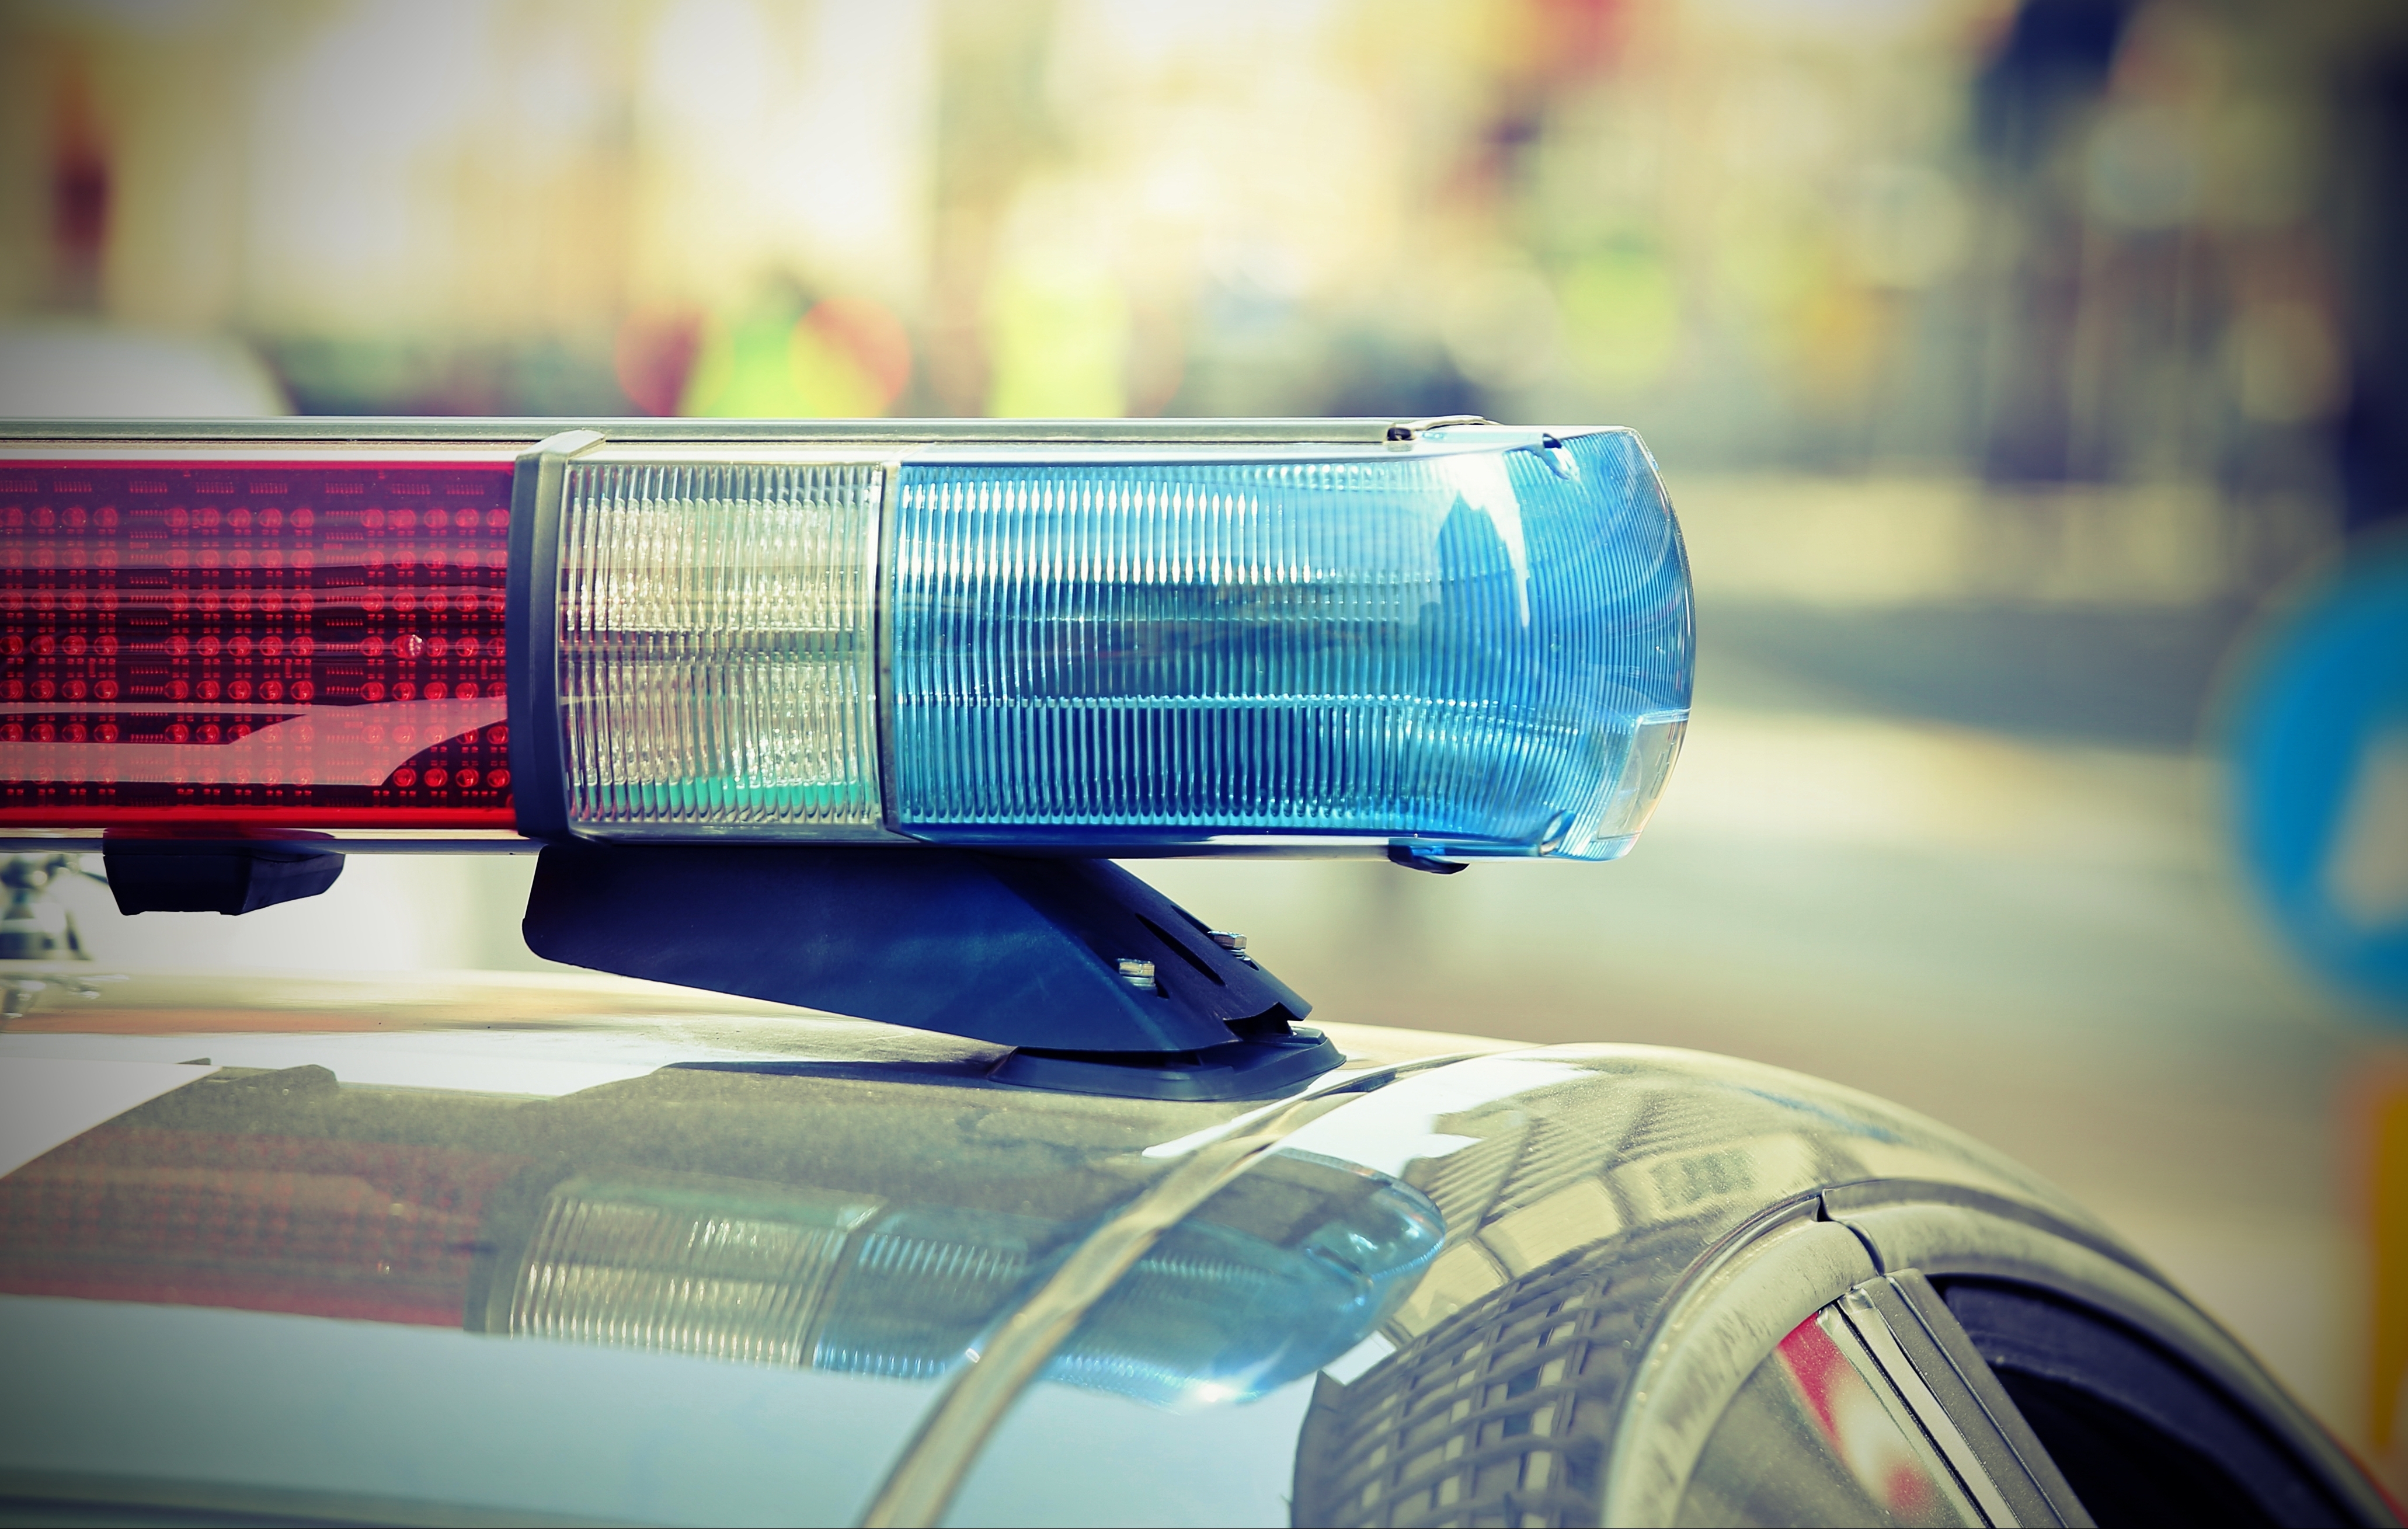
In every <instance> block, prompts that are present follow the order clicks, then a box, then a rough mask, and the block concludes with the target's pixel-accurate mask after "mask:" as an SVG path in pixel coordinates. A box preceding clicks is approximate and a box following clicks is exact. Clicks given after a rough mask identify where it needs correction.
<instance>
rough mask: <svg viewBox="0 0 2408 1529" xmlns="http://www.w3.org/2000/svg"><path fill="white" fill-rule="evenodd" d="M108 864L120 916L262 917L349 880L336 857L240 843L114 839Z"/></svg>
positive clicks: (106, 854) (104, 854) (104, 856)
mask: <svg viewBox="0 0 2408 1529" xmlns="http://www.w3.org/2000/svg"><path fill="white" fill-rule="evenodd" d="M101 864H102V865H103V866H104V867H105V868H106V871H107V876H108V890H109V891H110V892H111V893H115V895H116V897H117V910H118V911H119V912H121V913H255V912H257V911H259V909H261V908H263V907H274V906H275V905H277V904H278V903H290V902H294V901H295V900H297V899H299V898H303V897H315V896H317V895H318V894H319V893H322V892H323V891H325V890H326V889H327V888H328V887H331V886H333V885H334V884H335V879H336V878H337V877H338V876H340V875H342V874H343V857H342V855H341V853H340V852H339V851H337V850H307V849H301V848H298V847H296V846H294V845H290V844H245V843H242V842H240V841H239V840H234V841H228V842H223V843H194V842H192V841H189V840H180V839H123V840H121V839H109V840H108V841H106V847H105V848H104V849H103V850H101Z"/></svg>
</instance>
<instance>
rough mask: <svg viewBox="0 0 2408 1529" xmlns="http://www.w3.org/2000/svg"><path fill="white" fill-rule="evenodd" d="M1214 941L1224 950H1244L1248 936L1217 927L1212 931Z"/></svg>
mask: <svg viewBox="0 0 2408 1529" xmlns="http://www.w3.org/2000/svg"><path fill="white" fill-rule="evenodd" d="M1212 943H1213V944H1215V945H1217V946H1219V947H1220V948H1221V949H1223V950H1244V949H1245V948H1246V936H1243V935H1233V934H1231V933H1229V932H1228V931H1227V930H1226V929H1215V930H1213V931H1212Z"/></svg>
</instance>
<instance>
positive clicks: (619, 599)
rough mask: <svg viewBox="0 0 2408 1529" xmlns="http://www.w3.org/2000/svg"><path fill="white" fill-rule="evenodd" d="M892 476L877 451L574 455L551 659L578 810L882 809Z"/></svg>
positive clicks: (771, 827)
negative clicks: (776, 459) (864, 458)
mask: <svg viewBox="0 0 2408 1529" xmlns="http://www.w3.org/2000/svg"><path fill="white" fill-rule="evenodd" d="M881 492H882V469H880V468H878V467H876V466H874V465H865V464H840V465H803V464H794V465H741V466H738V465H716V466H714V465H708V464H662V463H609V462H599V463H579V464H572V465H571V467H570V468H569V471H568V474H567V478H566V483H565V485H564V489H563V497H562V504H561V529H560V595H559V606H558V611H559V634H560V636H559V643H560V646H559V654H558V661H557V662H558V667H557V671H556V672H557V676H558V681H557V682H558V685H559V697H560V714H561V727H562V744H563V753H564V756H565V758H566V764H567V773H568V781H567V788H568V789H567V796H568V821H569V822H570V824H571V826H573V827H574V828H575V829H577V831H578V832H580V833H581V834H584V835H587V836H593V837H598V838H613V837H634V836H646V835H664V836H680V837H692V836H697V835H710V834H712V833H738V834H742V835H744V836H750V837H760V836H771V837H775V836H783V835H785V834H821V833H824V832H826V831H827V830H830V829H843V828H848V827H853V828H859V827H864V826H870V827H874V826H875V825H876V824H877V822H879V816H880V808H879V792H878V766H877V759H878V731H877V701H876V644H875V640H874V630H873V624H872V622H873V614H874V611H875V608H876V607H875V593H874V580H875V567H876V536H877V525H878V504H879V496H880V493H881Z"/></svg>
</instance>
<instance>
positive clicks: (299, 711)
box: [0, 460, 512, 828]
mask: <svg viewBox="0 0 2408 1529" xmlns="http://www.w3.org/2000/svg"><path fill="white" fill-rule="evenodd" d="M509 502H510V464H509V463H507V462H477V463H470V464H462V463H457V462H449V463H432V462H397V461H392V460H380V461H375V462H361V463H350V464H342V463H325V462H317V463H284V462H272V461H271V462H211V461H191V460H187V461H182V462H175V463H123V462H120V463H82V462H5V463H0V824H20V825H39V826H43V827H62V828H65V827H79V826H102V825H112V826H113V825H121V824H123V825H138V824H145V823H150V824H159V825H174V826H179V827H193V826H204V825H223V826H227V827H230V828H240V827H249V826H274V825H290V826H315V827H353V826H392V827H409V828H497V827H498V828H507V827H509V826H510V824H511V822H512V814H511V809H510V784H509V743H508V730H507V727H506V725H505V719H506V717H507V715H508V701H507V697H506V695H505V693H504V689H503V664H502V660H503V650H502V604H503V590H504V579H505V576H506V572H507V564H508V556H509V554H508V548H509Z"/></svg>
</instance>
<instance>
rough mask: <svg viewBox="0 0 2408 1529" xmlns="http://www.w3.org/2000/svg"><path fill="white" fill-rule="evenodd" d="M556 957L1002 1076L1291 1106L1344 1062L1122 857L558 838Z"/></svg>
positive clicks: (552, 871) (1263, 975) (550, 934)
mask: <svg viewBox="0 0 2408 1529" xmlns="http://www.w3.org/2000/svg"><path fill="white" fill-rule="evenodd" d="M525 930H526V941H527V946H528V948H529V949H530V950H534V951H535V952H536V953H537V954H538V955H541V956H548V957H550V958H551V959H552V960H554V961H566V962H569V963H572V964H574V965H581V966H591V967H594V968H595V969H597V970H601V971H608V972H616V973H618V974H620V975H622V976H625V977H642V978H650V979H654V980H657V981H664V982H677V983H681V984H683V985H685V986H688V987H697V988H707V989H710V990H712V991H715V992H720V993H738V994H741V995H743V996H745V997H750V998H766V999H769V1000H771V1001H773V1002H777V1003H788V1004H797V1005H801V1006H804V1007H810V1008H820V1009H826V1010H829V1011H831V1012H834V1013H839V1014H849V1015H853V1016H857V1017H859V1018H862V1019H868V1020H878V1021H882V1022H886V1023H890V1024H901V1025H910V1026H911V1027H913V1028H915V1029H921V1030H936V1031H941V1032H944V1033H946V1034H949V1035H956V1036H969V1037H971V1038H973V1039H978V1040H987V1041H994V1042H996V1043H997V1044H1000V1045H1005V1046H1011V1047H1017V1048H1020V1049H1021V1050H1017V1051H1015V1052H1014V1053H1013V1054H1012V1055H1011V1056H1009V1057H1006V1058H1005V1059H1004V1060H1003V1061H1002V1062H1001V1063H999V1064H998V1065H997V1066H996V1069H995V1071H994V1073H993V1074H992V1076H993V1077H994V1078H995V1079H996V1080H997V1081H1000V1082H1007V1083H1024V1084H1026V1085H1029V1086H1032V1087H1040V1088H1054V1089H1061V1090H1066V1091H1070V1092H1076V1093H1112V1094H1121V1095H1125V1096H1130V1097H1140V1098H1174V1099H1224V1098H1244V1097H1250V1096H1253V1095H1256V1094H1265V1093H1276V1092H1279V1091H1280V1090H1282V1089H1284V1088H1287V1087H1290V1086H1292V1085H1294V1084H1296V1083H1298V1082H1301V1081H1303V1080H1305V1079H1310V1078H1312V1077H1315V1076H1317V1075H1319V1074H1321V1073H1324V1072H1326V1071H1328V1070H1329V1069H1330V1068H1332V1067H1335V1066H1337V1065H1339V1063H1340V1061H1342V1060H1343V1058H1341V1057H1340V1054H1339V1052H1338V1050H1337V1049H1336V1048H1335V1047H1333V1046H1331V1045H1330V1043H1329V1042H1328V1041H1327V1040H1326V1039H1325V1038H1323V1037H1322V1036H1319V1035H1317V1034H1315V1033H1313V1032H1312V1031H1298V1030H1296V1029H1295V1028H1293V1022H1294V1021H1296V1020H1298V1019H1301V1018H1302V1017H1303V1016H1304V1015H1305V1013H1306V1012H1307V1011H1308V1010H1309V1009H1310V1008H1311V1007H1312V1006H1310V1005H1309V1004H1307V1003H1306V1002H1305V1001H1304V1000H1303V999H1302V998H1300V997H1298V996H1297V994H1296V993H1295V992H1294V991H1293V990H1291V989H1290V988H1289V987H1288V986H1287V985H1286V984H1285V983H1283V982H1282V981H1281V980H1280V979H1277V978H1275V977H1273V976H1271V975H1270V974H1269V972H1266V971H1264V970H1263V969H1262V968H1261V967H1259V966H1257V965H1254V962H1253V961H1252V960H1250V959H1249V958H1248V957H1247V956H1246V955H1245V954H1244V953H1243V951H1242V950H1236V949H1230V948H1228V947H1227V946H1225V944H1224V942H1223V940H1222V939H1221V938H1216V937H1215V936H1214V934H1213V932H1212V931H1211V930H1210V929H1209V928H1208V927H1207V926H1206V925H1205V924H1203V923H1202V922H1199V921H1198V920H1197V919H1196V918H1195V917H1194V916H1193V915H1191V914H1189V913H1188V912H1187V911H1186V910H1185V909H1183V908H1182V907H1179V905H1178V904H1176V903H1173V902H1172V901H1171V900H1170V899H1169V898H1168V897H1165V896H1164V895H1163V894H1162V893H1158V892H1156V891H1154V889H1153V888H1152V887H1150V886H1147V885H1146V884H1145V883H1144V882H1143V881H1140V880H1139V879H1137V878H1136V877H1134V876H1131V875H1130V874H1129V873H1128V872H1126V871H1125V870H1123V869H1121V868H1120V867H1119V866H1118V865H1113V864H1112V863H1111V861H1108V860H1069V859H1039V858H1035V857H1022V856H1015V855H1004V854H994V853H988V852H984V851H979V850H944V849H936V848H915V847H890V846H883V845H841V846H839V845H830V846H793V847H786V846H768V845H760V844H746V845H740V846H726V847H721V846H717V845H696V844H664V845H637V844H609V845H605V844H588V843H559V844H553V845H552V846H550V847H548V848H546V849H545V850H544V851H543V855H542V858H541V860H540V861H538V865H537V867H536V877H535V888H534V891H533V893H531V895H530V896H529V898H528V900H527V912H526V924H525Z"/></svg>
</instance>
